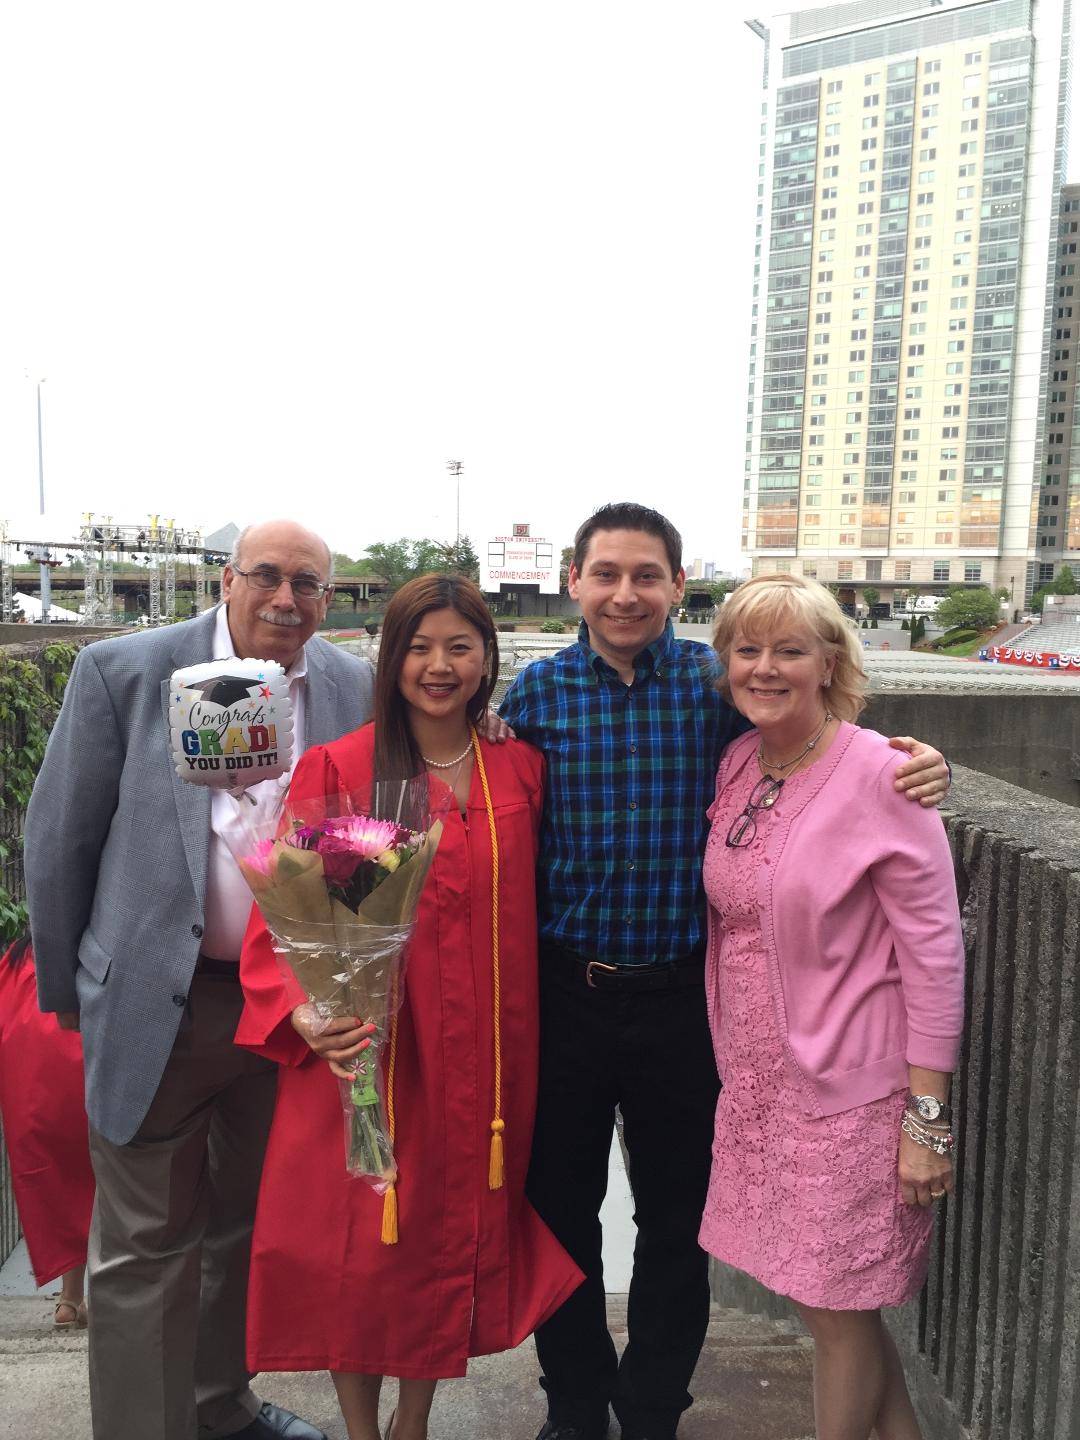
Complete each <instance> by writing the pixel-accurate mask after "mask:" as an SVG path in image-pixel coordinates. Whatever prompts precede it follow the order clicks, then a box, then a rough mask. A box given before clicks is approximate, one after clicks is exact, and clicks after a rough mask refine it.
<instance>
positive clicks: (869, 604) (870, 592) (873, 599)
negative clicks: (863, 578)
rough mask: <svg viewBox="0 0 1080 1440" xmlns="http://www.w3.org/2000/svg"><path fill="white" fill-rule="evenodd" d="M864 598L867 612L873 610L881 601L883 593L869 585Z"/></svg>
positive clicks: (864, 592)
mask: <svg viewBox="0 0 1080 1440" xmlns="http://www.w3.org/2000/svg"><path fill="white" fill-rule="evenodd" d="M862 598H863V604H864V605H865V606H866V608H867V610H872V609H873V608H874V606H875V605H876V604H877V603H878V602H879V601H880V599H881V591H880V590H876V589H875V588H874V586H873V585H867V586H866V588H865V589H864V590H863V592H862Z"/></svg>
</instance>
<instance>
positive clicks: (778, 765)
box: [757, 710, 833, 770]
mask: <svg viewBox="0 0 1080 1440" xmlns="http://www.w3.org/2000/svg"><path fill="white" fill-rule="evenodd" d="M832 718H833V717H832V716H831V715H830V714H829V712H828V710H826V711H825V719H824V720H823V721H822V724H821V729H820V730H819V731H818V732H817V734H816V735H815V736H814V737H813V738H812V739H811V740H810V741H808V742H807V745H806V748H805V749H804V750H800V751H799V753H798V755H796V756H795V758H794V760H769V759H767V758H766V756H765V741H764V740H762V741H761V742H760V743H759V745H758V750H757V759H758V768H759V769H760V770H790V769H791V767H792V765H797V764H798V763H799V761H800V760H805V759H806V757H807V755H809V754H810V751H811V750H813V748H814V746H815V745H816V744H817V743H818V741H819V740H820V739H821V737H822V736H823V735H824V734H825V729H826V727H827V725H828V723H829V721H830V720H831V719H832Z"/></svg>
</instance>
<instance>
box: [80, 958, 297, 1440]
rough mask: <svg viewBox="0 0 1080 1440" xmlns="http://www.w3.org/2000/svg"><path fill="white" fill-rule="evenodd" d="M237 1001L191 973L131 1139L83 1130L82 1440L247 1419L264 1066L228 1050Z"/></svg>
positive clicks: (211, 1433) (271, 1085) (269, 1097)
mask: <svg viewBox="0 0 1080 1440" xmlns="http://www.w3.org/2000/svg"><path fill="white" fill-rule="evenodd" d="M241 1005H242V996H241V991H240V986H239V984H238V983H237V982H236V981H234V980H231V979H220V978H216V977H209V976H202V975H196V977H195V979H194V981H193V982H192V987H191V992H190V994H189V996H188V1001H187V1006H186V1009H185V1014H184V1019H183V1021H182V1023H181V1028H180V1032H179V1034H178V1036H177V1039H176V1044H175V1045H174V1047H173V1051H172V1054H171V1056H170V1057H169V1062H168V1064H167V1066H166V1067H165V1073H164V1075H163V1076H162V1078H161V1084H160V1086H159V1087H158V1091H157V1094H156V1095H155V1097H154V1100H153V1103H152V1104H151V1106H150V1109H149V1111H148V1112H147V1115H146V1119H145V1120H144V1121H143V1123H142V1125H141V1126H140V1127H139V1130H138V1133H137V1134H136V1135H135V1137H134V1139H132V1140H131V1141H130V1142H129V1143H128V1144H126V1145H115V1144H113V1143H112V1142H111V1141H110V1140H106V1139H105V1138H104V1136H102V1135H100V1134H98V1133H97V1132H96V1131H95V1130H94V1129H93V1128H92V1127H91V1130H90V1152H91V1157H92V1159H93V1165H94V1174H95V1176H96V1178H97V1197H96V1200H95V1203H94V1214H93V1220H92V1222H91V1228H90V1251H89V1258H88V1267H89V1296H90V1310H91V1314H92V1316H93V1318H92V1320H91V1323H90V1337H89V1344H90V1404H91V1411H92V1416H93V1432H94V1436H95V1440H197V1437H198V1440H218V1437H224V1436H227V1435H230V1434H232V1433H233V1432H234V1431H236V1430H240V1429H242V1428H243V1427H244V1426H245V1425H247V1424H249V1423H250V1422H251V1420H252V1419H253V1418H254V1417H255V1415H257V1414H258V1411H259V1406H260V1402H259V1400H258V1399H256V1397H255V1396H254V1395H253V1393H252V1391H251V1389H250V1380H251V1376H250V1374H249V1373H248V1370H247V1367H246V1362H245V1356H244V1331H245V1311H246V1307H247V1278H248V1263H249V1258H250V1252H251V1231H252V1226H253V1222H254V1217H255V1202H256V1198H257V1196H258V1191H259V1177H260V1174H261V1172H262V1162H263V1154H264V1152H265V1149H266V1139H267V1135H268V1134H269V1130H270V1120H271V1117H272V1115H273V1109H274V1095H275V1089H276V1067H275V1066H274V1065H272V1064H271V1063H270V1062H269V1061H267V1060H263V1059H261V1058H260V1057H259V1056H256V1055H252V1054H250V1053H249V1052H248V1051H245V1050H241V1049H239V1048H238V1047H237V1046H235V1045H234V1044H233V1043H232V1037H233V1035H234V1033H235V1031H236V1024H237V1021H238V1019H239V1015H240V1009H241ZM133 1039H137V1037H133Z"/></svg>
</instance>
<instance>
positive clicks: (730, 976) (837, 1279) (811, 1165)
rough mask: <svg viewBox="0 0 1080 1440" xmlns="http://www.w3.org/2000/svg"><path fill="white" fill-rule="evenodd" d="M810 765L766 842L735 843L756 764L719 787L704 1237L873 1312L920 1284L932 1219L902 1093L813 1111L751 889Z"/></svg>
mask: <svg viewBox="0 0 1080 1440" xmlns="http://www.w3.org/2000/svg"><path fill="white" fill-rule="evenodd" d="M809 773H810V772H809V771H803V772H802V773H801V774H798V775H795V776H793V777H792V778H791V779H790V780H788V781H786V782H785V785H784V789H783V791H782V792H781V794H780V797H779V799H778V800H777V802H776V806H775V810H774V811H772V812H765V813H764V815H759V817H758V823H757V834H756V836H755V839H754V840H753V841H752V842H751V843H750V844H749V845H746V846H743V847H740V848H737V849H729V848H728V847H727V846H726V845H725V843H724V842H725V839H726V836H727V833H728V830H729V829H730V827H731V822H732V820H733V819H734V818H735V816H736V815H738V814H739V812H740V811H741V810H742V809H743V808H744V807H745V805H746V803H747V800H748V798H749V795H750V792H751V790H752V788H753V786H754V784H755V782H756V781H757V780H758V778H759V774H758V769H757V766H756V765H753V766H747V767H746V768H745V770H744V771H743V773H742V775H741V776H739V777H737V778H736V779H735V780H734V781H733V783H732V784H730V785H728V786H727V788H726V789H725V790H724V791H723V792H722V793H721V795H720V797H719V800H718V801H717V803H716V805H715V806H714V808H713V825H712V831H711V833H710V836H709V841H708V845H707V847H706V852H705V870H704V878H705V891H706V894H707V895H708V898H709V903H710V904H711V905H712V906H713V908H714V910H715V911H716V914H717V916H718V917H719V919H720V922H721V925H722V931H721V940H720V957H719V960H720V963H719V973H718V978H717V993H716V995H715V996H714V997H713V998H714V1000H715V1002H716V1022H715V1027H716V1028H714V1039H715V1045H716V1054H717V1062H718V1064H719V1067H720V1072H721V1075H722V1076H723V1082H724V1088H723V1090H722V1091H721V1094H720V1100H719V1102H718V1104H717V1107H716V1128H715V1132H714V1140H713V1161H712V1175H711V1177H710V1180H709V1195H708V1200H707V1201H706V1205H705V1213H704V1215H703V1217H702V1222H701V1235H700V1240H701V1244H702V1246H703V1247H704V1248H705V1249H706V1250H708V1251H709V1252H710V1254H712V1255H715V1256H716V1257H717V1259H719V1260H722V1261H724V1262H725V1264H728V1265H734V1266H736V1267H737V1268H738V1269H739V1270H743V1271H745V1272H746V1273H747V1274H748V1275H752V1276H753V1277H754V1278H755V1279H756V1280H759V1281H761V1283H762V1284H764V1285H767V1286H768V1287H769V1289H770V1290H774V1291H776V1292H777V1293H778V1294H781V1295H788V1296H790V1297H791V1298H792V1299H794V1300H798V1301H800V1302H802V1303H803V1304H804V1305H812V1306H815V1307H819V1308H822V1309H829V1310H876V1309H877V1308H878V1307H879V1306H881V1305H900V1304H903V1302H904V1301H905V1300H909V1299H911V1297H912V1296H913V1295H916V1294H918V1292H919V1290H920V1289H921V1287H922V1284H923V1281H924V1280H925V1278H926V1268H927V1257H928V1252H929V1242H930V1231H931V1227H932V1225H933V1216H932V1214H931V1212H930V1211H929V1210H923V1209H921V1208H920V1207H919V1206H917V1205H906V1204H905V1203H904V1201H903V1198H902V1196H901V1194H900V1186H899V1181H898V1179H897V1169H896V1165H897V1143H898V1138H899V1134H900V1116H901V1112H902V1110H903V1108H904V1093H903V1092H898V1093H897V1094H895V1095H889V1096H887V1097H886V1098H885V1099H883V1100H876V1101H873V1102H872V1103H870V1104H867V1105H859V1106H856V1107H855V1108H854V1109H851V1110H846V1111H843V1112H842V1113H841V1114H839V1115H829V1116H825V1117H823V1118H815V1117H812V1116H808V1115H806V1114H805V1113H804V1111H803V1109H802V1107H801V1106H800V1103H799V1097H798V1094H797V1092H796V1090H795V1088H794V1086H793V1085H792V1083H791V1081H790V1080H789V1079H788V1076H787V1073H786V1070H785V1064H784V1054H783V1042H782V1038H781V1031H780V1028H779V1025H778V1023H777V1012H776V1008H775V1005H774V1001H773V996H772V993H771V990H770V985H769V976H768V970H767V957H766V954H765V950H764V946H763V943H762V937H761V926H760V920H759V916H758V912H757V907H756V903H755V899H754V895H755V889H756V887H755V884H754V875H755V871H756V869H757V867H759V866H760V865H762V864H768V863H769V862H768V857H767V856H766V855H765V854H764V853H763V851H764V835H765V832H766V829H767V827H768V825H769V822H770V819H771V818H772V815H773V814H777V815H779V814H780V813H782V810H783V807H784V802H785V800H786V799H789V798H790V797H792V796H793V795H794V794H796V793H797V787H798V786H799V785H800V784H801V783H802V782H803V781H804V780H805V778H806V775H807V774H809Z"/></svg>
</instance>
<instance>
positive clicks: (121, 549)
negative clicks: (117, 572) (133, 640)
mask: <svg viewBox="0 0 1080 1440" xmlns="http://www.w3.org/2000/svg"><path fill="white" fill-rule="evenodd" d="M79 543H80V545H81V546H82V562H83V575H84V580H85V601H84V605H85V617H86V623H87V624H88V625H94V624H103V623H104V624H107V623H109V622H110V621H112V620H113V619H114V618H115V617H114V616H113V613H112V612H113V563H114V560H115V558H116V557H117V556H118V555H124V554H126V553H129V552H130V553H131V554H132V555H133V556H141V557H142V559H143V562H144V564H146V566H147V567H148V575H147V580H148V583H149V606H148V611H147V619H148V620H149V622H150V624H151V625H160V624H162V623H163V622H164V623H165V624H170V623H171V622H172V621H173V620H175V619H176V564H177V560H178V559H179V558H180V557H181V556H183V557H184V558H186V560H187V561H188V563H189V564H190V565H191V566H192V568H193V570H194V579H195V601H196V605H197V607H198V609H199V610H201V609H202V607H203V604H204V603H205V600H206V553H205V551H204V549H203V541H202V533H201V531H199V530H179V529H177V527H176V522H175V521H174V520H162V519H161V518H160V517H159V516H157V515H151V516H149V517H148V523H146V524H142V525H117V524H114V522H113V519H112V516H111V515H106V516H102V517H100V518H95V517H94V515H92V514H87V515H85V516H84V517H83V523H82V526H81V528H80V531H79ZM163 572H164V577H165V597H164V606H162V594H161V579H162V573H163Z"/></svg>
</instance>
